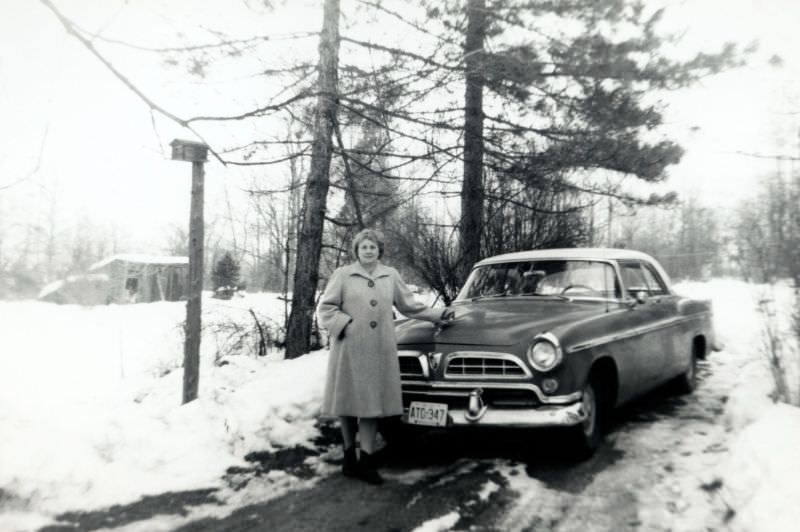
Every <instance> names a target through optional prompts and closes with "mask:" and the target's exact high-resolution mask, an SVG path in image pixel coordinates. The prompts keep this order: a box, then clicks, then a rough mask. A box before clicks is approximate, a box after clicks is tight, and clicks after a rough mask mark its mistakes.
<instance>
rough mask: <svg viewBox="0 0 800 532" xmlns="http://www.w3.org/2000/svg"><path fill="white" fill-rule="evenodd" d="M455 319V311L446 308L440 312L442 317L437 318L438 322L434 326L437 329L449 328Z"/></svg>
mask: <svg viewBox="0 0 800 532" xmlns="http://www.w3.org/2000/svg"><path fill="white" fill-rule="evenodd" d="M455 319H456V311H455V309H452V308H446V309H444V310H443V311H442V315H441V316H440V317H439V321H438V322H436V324H437V325H438V326H439V327H449V326H450V325H452V324H453V321H454V320H455Z"/></svg>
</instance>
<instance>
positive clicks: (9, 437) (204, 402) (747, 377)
mask: <svg viewBox="0 0 800 532" xmlns="http://www.w3.org/2000/svg"><path fill="white" fill-rule="evenodd" d="M679 290H680V291H682V292H684V293H687V294H691V295H699V296H701V297H709V298H711V299H713V301H714V305H715V313H716V317H717V319H716V323H717V328H718V333H719V335H720V338H721V340H722V341H723V342H724V343H725V349H724V351H723V352H721V353H717V354H713V355H712V356H714V357H718V358H717V359H716V360H715V361H714V364H713V365H711V364H709V365H708V366H706V367H705V368H704V369H705V371H706V373H707V374H706V376H705V379H704V386H703V387H701V389H700V390H699V391H698V393H697V397H698V400H697V401H696V402H693V403H691V405H692V406H691V407H690V408H689V410H688V412H687V413H686V414H685V415H684V419H682V420H680V419H676V420H675V423H682V425H681V428H682V430H683V432H682V433H680V434H676V433H674V431H672V430H671V426H670V424H669V422H668V423H667V424H663V423H662V424H659V425H658V426H654V427H653V428H651V429H650V428H649V429H647V430H624V429H623V430H619V431H616V432H615V433H614V434H613V435H612V437H613V438H616V439H617V440H619V441H618V442H616V443H619V444H620V445H621V446H624V447H625V448H627V449H633V450H634V451H633V452H634V454H635V455H636V457H637V458H638V457H640V459H641V462H642V463H646V464H647V465H648V467H650V470H651V471H652V472H653V475H655V476H660V478H659V479H652V478H650V479H648V478H636V477H637V475H640V472H639V470H634V469H631V470H630V471H627V470H625V468H626V467H631V468H633V466H627V465H626V466H622V467H620V468H616V469H613V470H609V471H606V472H603V473H601V474H599V475H598V476H597V478H596V479H595V482H596V483H597V484H598V490H599V489H601V488H602V487H603V486H604V484H608V485H612V484H613V483H615V482H618V481H619V479H620V478H625V479H628V480H630V481H631V482H633V486H632V489H635V483H636V482H642V483H652V482H656V483H657V487H658V489H656V490H650V491H649V492H648V493H652V494H653V495H652V499H653V500H651V501H639V502H640V503H642V502H644V503H645V507H646V508H647V511H645V512H643V513H642V512H640V513H639V515H637V517H636V519H637V525H636V527H640V528H641V529H642V530H648V529H660V528H661V527H660V526H656V524H657V523H662V524H663V523H665V522H668V523H670V527H671V528H672V529H673V530H696V529H705V528H706V526H708V523H709V522H710V521H709V515H707V513H708V511H709V508H710V507H709V506H707V505H693V504H690V503H689V502H687V503H686V504H683V503H681V502H678V503H675V502H674V501H675V500H676V497H674V493H683V494H685V495H684V498H683V500H687V501H690V500H691V497H694V496H698V497H699V496H707V497H709V496H712V495H713V497H714V499H715V500H716V501H717V502H718V506H721V507H722V508H727V509H728V511H729V515H727V516H723V518H724V519H725V521H726V526H727V527H729V528H731V529H733V530H742V531H745V530H746V531H760V530H765V531H766V530H769V531H776V530H794V529H795V527H794V526H793V524H795V523H796V522H798V520H800V508H798V506H797V505H796V501H798V500H800V480H798V479H800V454H798V453H797V452H796V450H797V449H799V448H800V409H798V408H795V407H790V406H787V405H784V404H779V405H774V404H773V403H772V402H771V400H770V399H769V398H768V395H769V394H770V392H771V391H772V385H771V380H770V374H769V370H768V367H767V366H766V365H765V364H764V360H763V357H762V356H761V355H760V354H759V352H760V348H761V341H762V340H761V337H760V334H759V333H760V330H761V317H760V315H759V314H758V313H757V312H756V310H755V307H756V304H755V302H756V301H757V300H758V299H759V298H762V297H763V296H764V293H765V289H764V288H757V287H752V286H749V285H745V284H744V283H741V282H738V281H732V280H717V281H712V282H710V283H691V284H683V285H681V286H679ZM772 295H773V296H775V299H776V301H777V312H778V314H779V316H778V318H776V320H775V321H776V323H781V324H785V321H786V320H785V314H786V312H785V310H784V309H786V308H787V307H788V305H789V303H790V302H791V291H790V290H789V289H788V288H785V287H782V288H779V289H777V291H776V292H775V293H774V294H772ZM251 308H252V309H253V310H254V311H255V312H256V314H257V315H258V316H259V317H260V318H261V319H264V320H267V321H269V320H271V321H272V322H279V321H281V320H282V318H283V312H284V306H283V302H282V301H280V300H278V299H277V296H274V295H270V294H258V295H248V296H246V297H244V298H237V299H233V300H231V301H217V300H213V299H206V300H205V302H204V323H205V324H206V326H205V329H204V337H203V352H202V363H201V377H200V399H198V400H197V401H194V402H192V403H191V404H189V405H187V406H180V396H181V378H182V373H181V370H180V367H179V366H180V363H181V359H182V334H181V330H180V324H181V321H182V319H183V317H184V312H185V307H184V305H183V304H182V303H152V304H143V305H127V306H116V305H111V306H100V307H77V306H58V305H53V304H47V303H39V302H17V303H4V302H0V338H1V339H2V345H3V350H2V352H0V530H4V531H5V530H32V529H36V528H39V527H41V526H44V525H46V524H48V523H52V522H53V517H54V516H55V515H58V514H59V513H61V512H64V511H68V510H76V509H83V510H87V509H92V508H99V507H105V506H109V505H112V504H121V503H126V502H130V501H134V500H136V499H138V498H139V497H141V496H143V495H148V494H158V493H163V492H165V491H179V490H190V489H198V488H208V487H219V488H220V489H221V492H220V494H219V495H218V496H217V497H218V498H223V499H225V502H226V504H225V505H224V506H220V505H209V506H208V507H203V508H202V509H199V510H197V511H198V512H205V513H206V514H214V513H217V514H219V513H222V512H231V511H232V510H233V509H234V508H235V507H236V506H237V505H244V504H247V503H248V502H252V500H254V499H258V500H266V499H269V498H271V497H275V496H276V495H277V494H279V493H282V492H284V491H286V490H290V489H297V488H301V487H304V486H308V485H309V484H313V483H314V482H315V478H310V479H301V478H298V477H295V476H292V475H290V474H287V473H281V472H272V473H270V474H269V475H267V476H265V477H263V478H260V479H259V482H258V483H253V484H250V485H249V489H248V490H247V491H246V492H237V491H233V490H229V489H227V485H225V484H223V483H222V482H221V478H222V477H223V475H224V474H225V472H226V471H227V470H228V469H229V468H230V467H232V466H244V465H245V460H244V457H245V456H246V455H247V454H248V453H251V452H257V451H270V450H275V449H280V448H286V447H291V446H295V445H307V446H311V442H312V440H313V439H314V438H315V437H317V436H319V429H318V425H317V423H316V421H317V420H316V416H317V413H318V405H319V401H320V397H321V392H322V389H321V387H322V381H323V375H324V371H325V363H326V359H327V353H326V352H324V351H322V352H317V353H314V354H311V355H309V356H305V357H301V358H300V359H298V360H294V361H284V360H282V353H280V352H279V351H272V352H269V353H268V354H267V356H265V357H257V356H256V354H255V351H254V347H253V343H252V341H248V342H246V343H245V344H244V345H236V344H235V343H234V339H235V338H237V337H239V336H240V335H241V334H242V333H246V334H247V335H248V337H247V338H248V339H249V340H251V339H252V338H255V334H254V333H255V329H254V322H253V320H252V316H251V315H250V313H249V309H251ZM781 312H782V313H783V314H781ZM780 316H783V318H781V317H780ZM797 370H798V364H797V363H795V365H794V366H792V367H788V368H787V371H789V372H792V371H795V372H796V371H797ZM795 375H796V374H795ZM793 382H795V383H796V382H798V380H797V379H796V378H795V379H794V380H793ZM723 389H724V390H727V391H728V392H726V394H727V395H726V401H725V402H724V403H721V402H720V396H719V393H718V391H719V390H723ZM715 391H716V392H715ZM695 405H696V406H695ZM692 408H695V409H696V411H692ZM715 408H717V409H723V410H724V415H723V419H724V420H725V423H724V425H719V426H715V427H714V428H713V429H711V430H709V429H708V428H707V426H706V425H701V424H700V423H699V421H698V425H697V426H696V428H695V430H694V432H693V433H691V434H690V435H689V436H687V435H686V429H687V426H688V428H689V429H690V432H691V428H692V416H696V417H697V419H698V420H700V419H701V418H702V416H703V415H705V414H706V413H707V412H708V411H709V410H710V409H715ZM669 439H673V440H674V447H675V448H676V449H678V450H679V452H678V453H674V454H670V456H669V457H660V456H658V454H657V451H659V450H660V449H662V448H663V446H662V447H658V446H657V443H662V444H663V442H664V441H667V440H669ZM723 440H724V441H726V442H730V444H729V445H720V444H719V442H720V441H723ZM675 456H682V457H683V458H681V459H680V460H675V459H674V457H675ZM659 460H660V461H659ZM627 463H635V460H634V461H633V462H630V461H628V462H626V464H627ZM308 465H309V467H310V468H312V469H314V470H315V471H317V472H318V473H320V474H322V475H324V474H325V473H328V472H330V471H331V468H332V466H330V465H329V464H327V463H326V462H324V461H322V460H319V458H318V457H314V458H310V459H309V460H308ZM515 467H518V466H516V465H513V464H511V465H502V464H499V465H498V466H497V473H499V474H500V475H502V477H504V478H505V479H506V482H507V483H508V484H509V485H510V486H512V487H514V486H515V485H517V484H519V486H517V487H518V488H519V491H520V492H522V493H531V494H532V495H531V497H529V498H528V499H524V500H521V501H520V504H519V505H518V506H517V507H516V508H517V509H518V511H517V512H515V509H514V508H511V509H510V511H509V512H508V513H507V515H506V516H504V522H503V523H502V524H503V525H504V529H514V528H515V526H516V524H518V522H519V520H520V519H521V516H522V512H525V514H526V515H530V512H531V511H532V510H534V509H535V511H537V512H539V513H540V515H541V516H542V518H543V519H546V517H547V514H548V512H549V511H553V509H554V508H562V507H563V505H564V500H563V493H562V492H559V493H550V492H549V491H548V488H547V487H546V486H544V485H532V484H535V483H536V482H537V481H536V480H535V479H531V478H528V477H526V475H520V474H517V472H515V470H514V468H515ZM522 484H524V485H522ZM540 484H541V483H540ZM698 486H701V487H702V486H705V488H698ZM484 489H485V491H486V494H485V496H486V497H489V496H490V495H491V494H492V492H493V491H495V490H497V489H498V485H497V484H495V483H494V482H492V481H487V483H486V485H485V487H484ZM659 490H661V491H663V495H664V497H661V496H660V495H662V494H661V493H660V492H659ZM698 490H700V491H703V490H705V492H706V494H705V495H704V494H703V493H701V492H700V491H698ZM670 492H672V493H670ZM548 493H550V495H552V497H549V496H548ZM708 493H711V494H712V495H708ZM670 494H672V495H673V496H670ZM666 500H669V501H670V504H668V505H667V504H666V503H665V502H664V501H666ZM678 500H680V498H678ZM573 502H574V507H573V508H572V509H571V510H570V511H571V513H572V514H573V515H574V516H580V515H584V514H586V515H595V516H598V515H599V516H601V517H602V515H603V513H602V512H598V510H602V505H603V504H607V503H608V501H601V500H599V499H596V500H593V499H591V498H589V499H586V498H584V499H580V500H578V499H576V500H575V501H573ZM620 503H621V504H622V503H624V501H621V502H620ZM665 520H666V521H665ZM457 521H458V514H457V513H456V514H455V515H454V514H453V513H452V512H444V513H443V514H442V515H441V516H438V517H437V518H436V519H433V520H431V521H430V522H428V523H426V524H425V525H424V526H423V527H422V528H421V530H448V529H450V528H451V527H452V526H454V524H455V523H456V522H457ZM606 524H607V525H608V526H607V527H604V526H603V523H602V522H600V521H595V522H594V526H596V527H599V528H596V529H601V530H606V529H607V530H611V529H614V523H606ZM153 526H154V525H153V523H152V522H149V524H148V527H149V529H152V527H153ZM160 526H161V529H163V530H168V529H170V527H171V526H170V522H169V520H165V521H164V522H163V523H162V524H161V525H160ZM129 528H130V527H129ZM130 529H134V528H130Z"/></svg>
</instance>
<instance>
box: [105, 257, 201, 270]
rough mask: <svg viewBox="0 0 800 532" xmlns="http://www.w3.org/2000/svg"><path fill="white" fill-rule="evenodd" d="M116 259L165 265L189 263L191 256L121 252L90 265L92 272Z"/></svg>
mask: <svg viewBox="0 0 800 532" xmlns="http://www.w3.org/2000/svg"><path fill="white" fill-rule="evenodd" d="M115 261H120V262H132V263H134V264H157V265H162V266H163V265H167V264H189V257H181V256H175V255H142V254H136V253H121V254H118V255H112V256H110V257H108V258H105V259H103V260H101V261H100V262H96V263H94V264H92V265H91V266H90V267H89V271H90V272H91V271H94V270H99V269H100V268H102V267H103V266H107V265H109V264H111V263H112V262H115Z"/></svg>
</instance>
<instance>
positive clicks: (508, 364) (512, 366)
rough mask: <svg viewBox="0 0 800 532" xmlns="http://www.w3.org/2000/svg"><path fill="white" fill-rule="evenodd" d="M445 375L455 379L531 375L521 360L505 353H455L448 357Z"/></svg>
mask: <svg viewBox="0 0 800 532" xmlns="http://www.w3.org/2000/svg"><path fill="white" fill-rule="evenodd" d="M444 375H445V377H448V378H454V379H470V378H472V379H480V378H487V377H489V378H496V379H519V378H524V377H530V375H531V374H530V371H528V369H527V368H526V367H525V366H523V365H522V363H521V361H520V360H519V359H517V358H516V357H513V356H511V355H506V354H503V353H453V354H451V355H450V356H449V357H448V359H447V368H446V369H445V374H444Z"/></svg>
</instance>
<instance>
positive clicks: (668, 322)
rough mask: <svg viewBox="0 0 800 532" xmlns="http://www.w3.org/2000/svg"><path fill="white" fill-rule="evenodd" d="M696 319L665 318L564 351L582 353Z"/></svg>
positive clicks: (689, 317)
mask: <svg viewBox="0 0 800 532" xmlns="http://www.w3.org/2000/svg"><path fill="white" fill-rule="evenodd" d="M696 317H697V314H692V315H690V316H679V317H674V318H666V319H663V320H659V321H657V322H654V323H653V324H651V325H648V326H646V327H644V328H638V329H631V330H629V331H627V332H621V333H616V334H607V335H605V336H600V337H598V338H595V339H594V340H590V341H588V342H585V343H582V344H578V345H573V346H572V347H568V348H567V349H566V352H567V354H570V353H575V352H577V351H583V350H584V349H591V348H593V347H600V346H601V345H605V344H609V343H611V342H616V341H619V340H626V339H628V338H633V337H634V336H641V335H643V334H647V333H651V332H654V331H657V330H660V329H666V328H668V327H672V326H674V325H677V324H679V323H683V322H687V321H693V320H694V319H695V318H696Z"/></svg>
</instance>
